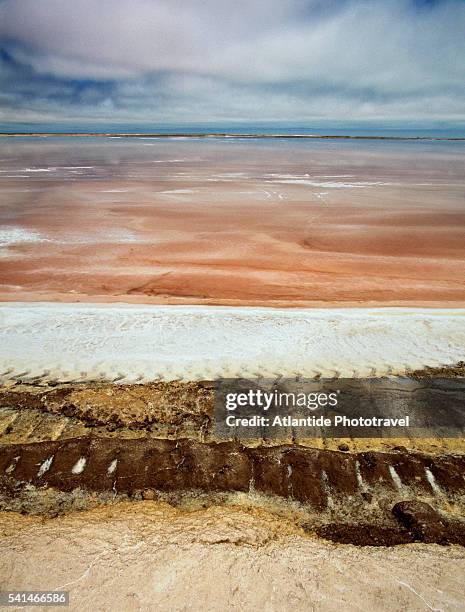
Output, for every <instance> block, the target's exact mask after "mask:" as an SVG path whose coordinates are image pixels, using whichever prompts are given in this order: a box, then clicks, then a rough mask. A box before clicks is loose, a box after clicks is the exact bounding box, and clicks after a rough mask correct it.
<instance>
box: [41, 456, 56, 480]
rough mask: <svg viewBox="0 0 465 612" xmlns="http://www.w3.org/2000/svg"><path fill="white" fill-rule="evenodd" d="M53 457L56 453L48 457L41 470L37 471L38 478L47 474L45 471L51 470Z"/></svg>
mask: <svg viewBox="0 0 465 612" xmlns="http://www.w3.org/2000/svg"><path fill="white" fill-rule="evenodd" d="M53 457H54V455H52V456H51V457H49V458H48V459H45V461H44V462H43V463H42V465H41V466H40V468H39V471H38V472H37V478H41V477H42V476H43V475H44V474H45V472H48V471H49V469H50V466H51V465H52V462H53Z"/></svg>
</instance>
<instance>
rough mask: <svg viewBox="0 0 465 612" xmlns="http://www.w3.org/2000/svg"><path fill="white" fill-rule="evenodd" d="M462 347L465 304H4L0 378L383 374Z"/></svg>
mask: <svg viewBox="0 0 465 612" xmlns="http://www.w3.org/2000/svg"><path fill="white" fill-rule="evenodd" d="M464 356H465V309H439V308H437V309H420V308H372V309H370V308H351V309H273V308H250V307H221V306H217V307H215V306H157V305H130V304H58V303H4V304H1V305H0V375H1V376H2V378H3V379H4V380H5V379H7V380H8V379H13V378H15V377H16V378H21V379H23V380H28V379H31V378H34V377H41V378H44V379H45V380H56V381H69V380H83V381H90V380H100V379H105V380H118V381H121V382H134V381H141V382H142V381H150V380H176V379H182V380H199V379H215V378H219V377H238V376H244V377H256V376H263V377H280V376H282V377H290V376H308V377H313V376H315V375H317V374H321V375H323V376H334V375H340V376H351V377H352V376H364V375H378V376H381V375H386V374H389V373H393V374H402V373H404V372H405V371H406V370H409V369H417V368H422V367H424V366H427V365H428V366H438V365H444V364H454V363H457V362H458V361H461V360H463V359H464Z"/></svg>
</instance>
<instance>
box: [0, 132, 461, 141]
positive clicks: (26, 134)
mask: <svg viewBox="0 0 465 612" xmlns="http://www.w3.org/2000/svg"><path fill="white" fill-rule="evenodd" d="M0 137H2V138H8V137H10V138H25V137H29V138H63V137H67V138H69V137H80V138H94V137H95V138H249V139H264V138H268V139H321V140H323V139H326V140H441V141H465V137H439V136H375V135H373V136H349V135H323V134H248V133H227V132H213V133H210V134H203V133H193V134H192V133H187V134H186V133H183V132H173V133H171V134H162V133H157V132H155V133H153V134H144V133H118V132H11V133H10V132H0Z"/></svg>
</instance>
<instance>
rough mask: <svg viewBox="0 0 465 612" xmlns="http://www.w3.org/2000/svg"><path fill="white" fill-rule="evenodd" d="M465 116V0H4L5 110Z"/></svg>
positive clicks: (0, 114)
mask: <svg viewBox="0 0 465 612" xmlns="http://www.w3.org/2000/svg"><path fill="white" fill-rule="evenodd" d="M15 121H20V122H34V121H37V122H40V121H49V122H54V121H56V122H60V121H66V122H76V123H78V122H86V121H87V122H89V121H92V122H94V123H100V122H101V123H104V122H109V121H111V122H135V123H136V122H143V123H146V124H147V123H150V122H152V123H156V124H161V123H196V122H197V123H200V122H210V123H215V122H216V123H222V122H225V123H227V122H242V123H245V122H278V123H279V122H290V123H295V124H303V123H305V122H321V121H335V122H348V123H350V122H363V121H367V122H370V121H371V122H388V123H389V122H392V123H396V122H399V123H402V122H403V123H409V122H423V123H426V124H434V123H444V124H462V123H463V122H465V0H371V1H367V0H0V122H3V123H5V122H7V123H8V122H15Z"/></svg>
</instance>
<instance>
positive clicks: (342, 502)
mask: <svg viewBox="0 0 465 612" xmlns="http://www.w3.org/2000/svg"><path fill="white" fill-rule="evenodd" d="M464 470H465V456H463V455H457V456H440V457H432V456H430V455H424V454H421V453H406V452H403V451H402V450H401V451H397V452H392V453H380V452H364V453H357V454H352V453H344V452H335V451H325V450H318V449H310V448H303V447H299V446H290V445H285V446H274V447H255V448H247V447H245V446H243V445H241V444H240V443H238V442H222V443H201V442H195V441H193V440H189V439H185V438H181V439H177V440H166V439H165V440H161V439H137V440H134V439H133V440H121V439H115V438H107V439H103V438H94V437H90V438H79V439H71V440H67V441H55V442H40V443H32V444H19V445H16V444H10V445H5V446H3V447H2V448H1V451H0V474H1V477H0V492H1V495H2V504H1V507H3V509H9V508H10V507H11V506H9V504H8V499H9V498H11V497H14V496H15V495H18V494H21V491H23V492H24V490H25V488H26V489H27V488H28V487H29V490H30V489H31V487H32V488H35V489H39V488H44V489H46V488H52V489H54V490H58V491H63V492H66V493H71V492H73V491H75V490H76V489H80V490H84V491H89V492H98V493H103V492H114V494H115V495H118V494H119V495H121V494H124V495H127V496H129V497H136V498H137V496H144V492H145V496H147V491H149V492H152V493H150V494H149V495H152V496H153V497H158V498H160V495H161V496H163V494H177V493H179V492H190V493H191V494H194V495H195V494H196V492H198V493H199V494H200V495H203V496H204V498H205V495H208V494H213V497H214V499H215V501H217V500H218V499H221V494H230V493H243V494H247V495H252V496H253V495H256V494H258V495H261V496H266V497H268V498H270V499H271V500H274V499H278V505H279V500H281V501H282V500H290V501H292V502H293V503H297V504H298V505H299V508H300V510H301V513H303V516H305V513H307V514H308V517H309V521H310V522H309V530H315V522H314V521H313V523H312V520H311V517H312V516H313V517H314V516H315V514H316V515H321V516H324V517H325V519H324V521H323V523H321V520H320V521H319V522H320V524H319V525H316V531H317V533H319V534H321V535H324V536H325V537H328V538H330V539H333V540H336V541H343V542H345V541H351V542H353V543H357V544H395V543H401V542H409V541H432V542H438V543H443V544H445V543H460V544H463V545H465V523H461V522H460V521H459V520H457V519H453V518H452V517H450V516H447V515H444V516H443V517H442V518H441V517H440V515H439V514H438V511H437V510H433V509H431V512H430V513H429V514H428V513H427V512H424V509H422V508H420V510H418V508H417V509H415V508H414V509H413V511H412V512H411V513H410V517H409V515H408V512H406V511H405V509H404V511H402V512H400V511H399V512H397V513H395V515H394V516H395V517H396V519H398V521H397V522H396V521H395V520H394V519H393V518H392V516H390V510H391V509H392V508H393V507H396V504H397V508H398V509H399V506H398V503H399V501H402V500H403V501H406V500H412V499H414V500H418V499H420V498H424V499H428V500H433V503H434V504H436V505H437V506H438V507H441V505H444V502H447V503H446V505H447V506H449V507H450V506H451V505H452V506H455V507H456V508H460V507H461V506H462V504H463V496H464V493H465V481H464V479H463V473H464ZM218 495H220V497H218ZM215 496H216V497H215ZM205 499H206V498H205ZM271 503H272V502H271ZM344 506H345V507H346V508H345V513H346V515H347V519H348V520H349V521H350V522H347V523H345V522H341V521H337V522H335V521H334V517H335V515H336V516H340V514H341V513H340V510H337V512H336V513H335V512H334V509H335V508H339V509H340V508H342V507H344ZM425 507H426V502H425ZM427 507H429V506H427ZM361 515H363V517H364V521H367V525H369V527H367V528H366V529H365V530H364V532H363V536H362V535H361V532H360V529H359V528H360V525H359V523H358V520H359V517H360V516H361ZM417 515H419V516H420V517H419V518H417ZM406 517H407V518H406ZM422 521H423V523H424V528H423V530H422V529H419V528H418V525H419V524H421V522H422ZM317 523H318V521H317ZM356 525H358V529H356ZM438 525H439V526H440V528H438Z"/></svg>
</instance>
